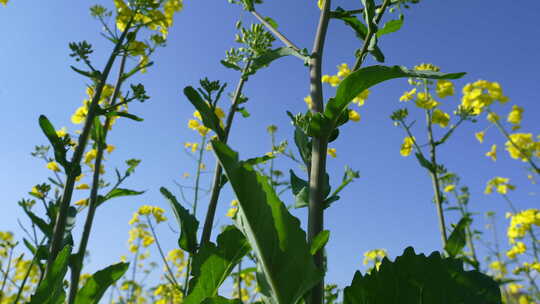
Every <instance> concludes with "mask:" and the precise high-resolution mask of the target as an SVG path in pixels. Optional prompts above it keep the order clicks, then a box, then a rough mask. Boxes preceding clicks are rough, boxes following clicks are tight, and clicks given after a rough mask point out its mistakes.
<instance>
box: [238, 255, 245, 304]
mask: <svg viewBox="0 0 540 304" xmlns="http://www.w3.org/2000/svg"><path fill="white" fill-rule="evenodd" d="M241 272H242V260H240V262H239V263H238V299H240V302H242V303H244V301H242V276H241V275H240V274H241Z"/></svg>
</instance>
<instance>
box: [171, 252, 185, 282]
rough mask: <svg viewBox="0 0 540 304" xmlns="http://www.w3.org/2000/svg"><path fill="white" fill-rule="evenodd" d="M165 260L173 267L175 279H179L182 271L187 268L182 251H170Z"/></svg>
mask: <svg viewBox="0 0 540 304" xmlns="http://www.w3.org/2000/svg"><path fill="white" fill-rule="evenodd" d="M166 259H167V261H168V262H170V263H171V264H172V265H173V266H174V267H173V268H174V269H175V274H174V276H175V277H176V278H180V277H181V276H182V274H183V271H184V269H185V268H186V267H187V260H186V257H185V254H184V251H182V250H181V249H172V250H171V251H169V252H168V253H167V258H166Z"/></svg>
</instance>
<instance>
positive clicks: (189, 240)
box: [159, 187, 199, 253]
mask: <svg viewBox="0 0 540 304" xmlns="http://www.w3.org/2000/svg"><path fill="white" fill-rule="evenodd" d="M159 190H160V191H161V194H163V196H165V198H166V199H167V200H168V201H169V203H170V204H171V207H172V209H173V212H174V216H175V217H176V221H177V222H178V226H179V228H180V238H179V239H178V245H179V246H180V248H182V249H184V250H185V251H187V252H190V253H195V251H197V229H199V221H198V220H197V218H196V217H195V216H193V215H192V214H191V213H190V212H189V210H187V209H186V208H184V207H182V205H180V203H179V202H178V200H177V199H176V197H175V196H174V195H173V194H172V193H171V192H170V191H169V190H167V188H165V187H161V188H160V189H159Z"/></svg>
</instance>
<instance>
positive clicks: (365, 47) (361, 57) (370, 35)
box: [352, 0, 392, 72]
mask: <svg viewBox="0 0 540 304" xmlns="http://www.w3.org/2000/svg"><path fill="white" fill-rule="evenodd" d="M390 2H392V1H391V0H385V1H384V3H383V5H382V6H381V7H380V8H379V13H378V14H377V16H375V20H374V21H373V22H374V23H375V24H379V22H381V19H382V16H383V15H384V12H385V11H386V8H387V7H388V6H389V5H390ZM370 28H371V27H368V32H367V35H366V39H365V40H364V44H363V45H362V49H361V50H360V53H359V54H358V56H357V57H356V63H355V64H354V67H353V69H352V71H353V72H354V71H356V70H358V69H359V68H360V66H361V65H362V63H363V61H364V57H365V56H366V54H367V52H368V48H369V45H370V43H369V42H370V41H371V39H372V38H373V35H375V34H377V33H376V32H372V31H371V30H370Z"/></svg>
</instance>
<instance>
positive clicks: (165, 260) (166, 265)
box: [146, 215, 180, 290]
mask: <svg viewBox="0 0 540 304" xmlns="http://www.w3.org/2000/svg"><path fill="white" fill-rule="evenodd" d="M146 221H147V222H148V227H149V228H150V231H151V232H152V236H153V237H154V240H155V241H156V247H157V248H158V252H159V255H160V256H161V259H162V260H163V263H165V268H166V269H167V272H168V273H169V276H171V280H172V282H173V284H174V287H175V288H176V289H178V290H180V286H179V285H178V282H177V281H176V278H175V277H174V273H173V272H172V269H171V267H170V266H169V263H167V259H166V258H165V254H164V253H163V249H161V245H160V244H159V239H158V237H157V234H156V231H155V229H154V225H152V220H151V219H150V216H148V215H146Z"/></svg>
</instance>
